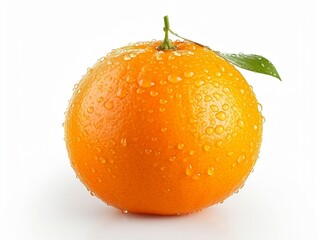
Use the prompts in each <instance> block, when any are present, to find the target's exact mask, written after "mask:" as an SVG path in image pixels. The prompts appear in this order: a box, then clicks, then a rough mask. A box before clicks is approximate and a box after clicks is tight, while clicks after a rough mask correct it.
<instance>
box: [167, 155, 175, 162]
mask: <svg viewBox="0 0 319 240" xmlns="http://www.w3.org/2000/svg"><path fill="white" fill-rule="evenodd" d="M168 160H169V161H170V162H174V161H175V160H176V156H173V157H170V158H169V159H168Z"/></svg>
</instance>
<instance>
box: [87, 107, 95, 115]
mask: <svg viewBox="0 0 319 240" xmlns="http://www.w3.org/2000/svg"><path fill="white" fill-rule="evenodd" d="M86 111H87V112H88V113H90V114H91V113H93V112H94V108H93V107H88V108H87V109H86Z"/></svg>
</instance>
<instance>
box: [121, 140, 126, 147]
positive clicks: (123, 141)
mask: <svg viewBox="0 0 319 240" xmlns="http://www.w3.org/2000/svg"><path fill="white" fill-rule="evenodd" d="M121 145H122V146H123V147H126V145H127V140H126V138H122V139H121Z"/></svg>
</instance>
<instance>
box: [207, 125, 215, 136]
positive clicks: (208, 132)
mask: <svg viewBox="0 0 319 240" xmlns="http://www.w3.org/2000/svg"><path fill="white" fill-rule="evenodd" d="M205 132H206V133H207V134H208V135H213V134H214V128H213V127H211V126H209V127H207V128H206V129H205Z"/></svg>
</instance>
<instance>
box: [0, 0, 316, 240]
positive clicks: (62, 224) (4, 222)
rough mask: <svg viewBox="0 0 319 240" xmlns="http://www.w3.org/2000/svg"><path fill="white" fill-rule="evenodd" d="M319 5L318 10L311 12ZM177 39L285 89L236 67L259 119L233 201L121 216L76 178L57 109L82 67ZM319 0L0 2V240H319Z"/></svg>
mask: <svg viewBox="0 0 319 240" xmlns="http://www.w3.org/2000/svg"><path fill="white" fill-rule="evenodd" d="M315 2H317V3H315ZM166 14H168V15H169V16H170V22H171V27H172V29H173V30H174V31H176V32H177V33H179V34H181V35H182V36H185V37H187V38H190V39H192V40H194V41H198V42H201V43H203V44H206V45H209V46H210V47H211V48H213V49H215V50H220V51H224V52H234V53H238V52H244V53H256V54H260V55H263V56H265V57H267V58H269V59H270V60H271V61H272V62H273V63H274V64H275V66H276V67H277V69H278V71H279V73H280V74H281V77H282V79H283V81H282V82H280V81H278V80H276V79H275V78H271V77H267V76H264V75H260V74H253V73H250V72H248V71H244V70H242V73H243V74H244V76H245V77H246V79H247V81H248V82H249V83H250V84H251V85H252V86H253V87H254V90H255V93H256V95H257V97H258V99H259V101H260V102H261V103H262V104H263V114H264V115H265V116H266V123H265V125H264V138H263V144H262V149H261V153H260V159H259V160H258V162H257V165H256V167H255V171H254V172H253V173H252V174H251V176H250V177H249V178H248V181H247V182H246V185H245V187H244V188H243V189H242V190H241V191H240V193H239V194H236V195H234V196H232V197H231V198H230V199H228V200H226V201H225V202H224V203H223V204H220V205H216V206H213V207H210V208H209V209H207V210H204V211H202V212H200V213H197V214H193V215H188V216H181V217H155V216H144V215H131V214H122V213H121V212H119V211H118V210H116V209H113V208H111V207H108V206H106V205H104V204H102V203H101V202H100V201H99V200H98V199H96V198H94V197H91V196H90V194H89V193H88V192H87V190H86V189H85V187H84V186H83V185H82V184H81V183H80V182H79V181H78V180H77V179H76V178H75V174H74V172H73V170H72V169H71V167H70V164H69V161H68V157H67V153H66V149H65V144H64V141H63V128H62V126H61V125H62V123H63V121H64V119H63V118H64V114H63V113H64V111H65V109H66V107H67V103H68V99H70V97H71V94H72V88H73V85H74V84H75V83H76V82H77V81H78V80H80V78H81V76H82V75H83V74H85V72H86V69H87V67H90V66H92V65H93V64H94V63H95V61H96V60H97V59H98V58H100V57H102V56H103V55H105V54H106V53H107V52H108V51H110V50H111V49H113V48H117V47H120V46H123V45H125V44H128V43H129V42H134V41H141V40H151V39H162V38H163V32H162V27H163V20H162V17H163V16H164V15H166ZM315 15H317V16H318V15H319V9H318V1H316V0H312V1H311V0H300V1H296V0H295V1H294V0H291V1H279V0H268V1H254V0H251V1H248V0H241V1H235V0H234V1H229V0H228V1H202V0H196V1H186V0H184V1H170V0H167V1H166V0H160V1H146V0H144V1H142V0H132V1H123V0H116V1H92V0H91V1H58V0H55V1H40V0H38V1H36V0H28V1H22V0H20V1H18V0H10V1H9V0H7V1H3V0H0V44H1V45H0V61H1V62H0V77H1V78H0V80H1V81H0V138H1V139H0V140H1V141H0V239H1V240H11V239H14V240H15V239H23V240H29V239H30V240H47V239H62V240H63V239H77V240H82V239H83V240H84V239H87V240H89V239H97V240H99V239H101V240H102V239H103V240H104V239H192V240H194V239H225V240H234V239H245V240H250V239H259V240H263V239H265V240H269V239H289V240H294V239H296V240H297V239H319V234H318V229H319V219H318V218H319V209H318V208H319V207H318V201H319V193H318V190H319V183H318V182H319V179H318V175H319V171H318V167H319V164H318V161H319V156H318V150H316V148H318V147H319V140H318V136H319V134H318V120H319V119H318V110H319V104H318V103H319V102H318V96H316V94H318V93H319V91H318V81H319V79H318V77H319V74H318V68H319V59H318V56H319V49H318V47H319V46H318V42H319V34H318V31H319V21H318V20H319V19H318V17H317V18H316V17H315Z"/></svg>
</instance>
